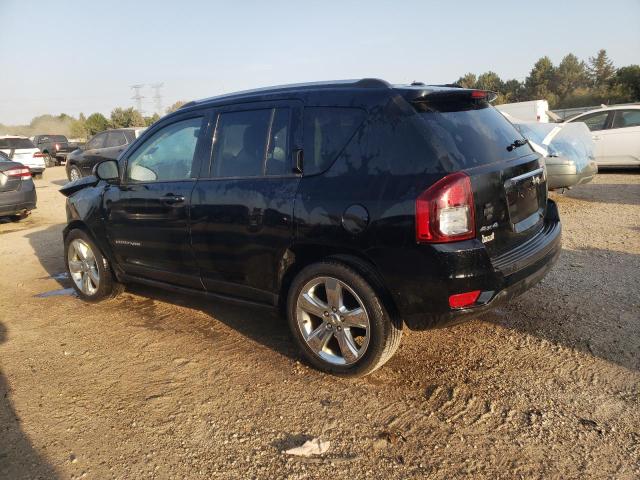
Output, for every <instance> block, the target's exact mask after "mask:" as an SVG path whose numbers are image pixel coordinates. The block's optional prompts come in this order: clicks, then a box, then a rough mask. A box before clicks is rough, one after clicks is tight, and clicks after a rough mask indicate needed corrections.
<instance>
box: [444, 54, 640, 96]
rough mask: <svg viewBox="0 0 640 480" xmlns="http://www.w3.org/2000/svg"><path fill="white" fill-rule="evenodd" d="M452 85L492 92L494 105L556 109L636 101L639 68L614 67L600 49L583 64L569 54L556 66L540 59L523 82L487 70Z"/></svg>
mask: <svg viewBox="0 0 640 480" xmlns="http://www.w3.org/2000/svg"><path fill="white" fill-rule="evenodd" d="M455 83H456V84H457V85H459V86H461V87H465V88H479V89H482V90H492V91H494V92H496V93H497V94H498V97H497V98H496V100H495V102H494V103H496V104H500V103H513V102H524V101H527V100H547V101H548V102H549V107H550V108H552V109H558V108H572V107H589V106H595V105H600V104H602V103H604V104H615V103H629V102H637V101H640V65H628V66H626V67H620V68H616V67H615V66H614V64H613V62H612V61H611V60H610V59H609V57H608V56H607V51H606V50H604V49H603V50H600V51H598V53H597V54H596V55H595V56H593V57H589V59H588V60H587V61H586V62H585V61H582V60H579V59H578V57H576V56H575V55H574V54H572V53H569V54H568V55H566V56H565V57H564V58H563V59H562V60H561V61H560V63H559V64H558V65H557V66H556V65H554V64H553V62H552V61H551V59H550V58H549V57H546V56H545V57H542V58H540V59H539V60H538V61H537V62H536V63H535V64H534V66H533V68H532V69H531V71H530V72H529V75H528V76H527V77H526V78H525V80H524V81H523V82H521V81H519V80H516V79H510V80H502V79H501V78H500V76H499V75H498V74H497V73H495V72H492V71H489V72H485V73H482V74H480V75H475V74H474V73H467V74H466V75H464V76H462V77H460V78H459V79H458V80H457V81H456V82H455Z"/></svg>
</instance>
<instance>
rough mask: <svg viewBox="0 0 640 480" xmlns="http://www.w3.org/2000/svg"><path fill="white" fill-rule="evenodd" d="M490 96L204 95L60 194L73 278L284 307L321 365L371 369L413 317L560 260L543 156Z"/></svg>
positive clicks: (319, 86)
mask: <svg viewBox="0 0 640 480" xmlns="http://www.w3.org/2000/svg"><path fill="white" fill-rule="evenodd" d="M493 96H494V95H493V94H492V93H490V92H486V91H478V90H467V89H461V88H445V87H432V86H425V85H422V84H420V85H411V86H393V85H390V84H388V83H386V82H384V81H382V80H376V79H364V80H359V81H344V82H329V83H316V84H305V85H291V86H284V87H274V88H268V89H261V90H256V91H250V92H242V93H237V94H231V95H225V96H221V97H215V98H212V99H208V100H202V101H197V102H191V103H189V104H187V105H185V106H184V107H182V108H181V109H180V110H178V111H177V112H175V113H172V114H171V115H168V116H167V117H165V118H163V119H161V120H160V121H159V122H157V123H156V124H155V125H154V126H152V127H151V128H150V129H149V130H148V131H147V132H145V134H144V135H143V136H142V137H141V138H139V139H138V140H136V142H134V144H133V145H131V147H130V148H129V149H128V150H127V151H126V152H125V153H124V154H123V155H122V156H121V157H120V159H119V160H118V161H117V162H116V161H109V162H104V163H101V164H99V165H98V166H97V167H96V169H95V174H96V178H86V179H82V180H79V181H77V182H74V183H71V184H68V185H67V186H65V187H64V188H63V189H62V191H63V193H64V194H65V195H67V196H69V198H68V199H67V216H68V225H67V227H66V228H65V230H64V242H65V260H66V264H67V268H68V271H69V274H70V276H71V278H72V280H73V284H74V287H75V288H76V290H77V292H78V295H79V296H80V297H81V298H83V299H85V300H88V301H96V300H100V299H102V298H105V297H107V296H110V295H113V294H114V293H116V292H117V291H119V288H120V287H119V285H120V284H121V282H141V283H146V284H149V285H155V286H159V287H165V288H169V289H173V290H175V291H185V292H187V291H188V292H199V293H202V294H205V295H209V296H211V297H213V298H227V299H233V300H235V301H238V302H244V303H245V304H253V305H263V306H264V305H267V306H274V307H275V306H280V307H281V308H282V309H283V311H285V312H286V315H287V318H288V321H289V326H290V328H291V331H292V333H293V338H294V339H295V341H296V343H297V344H298V345H299V347H300V350H301V351H302V353H303V355H304V356H305V357H306V359H307V360H308V361H309V362H310V363H311V364H313V365H314V366H316V367H317V368H320V369H322V370H325V371H328V372H332V373H335V374H338V375H345V376H355V375H364V374H367V373H369V372H371V371H373V370H375V369H376V368H377V367H379V366H380V365H382V364H383V363H384V362H386V361H387V360H388V359H389V358H390V357H391V356H392V355H393V353H394V351H395V350H396V348H397V347H398V344H399V341H400V337H401V333H402V328H403V326H404V325H406V326H408V327H409V328H411V329H427V328H432V327H436V326H442V325H446V324H450V323H454V322H457V321H460V320H462V319H463V318H468V317H469V316H474V315H477V314H479V313H481V312H483V311H485V310H487V309H488V308H491V307H494V306H495V305H498V304H500V303H501V302H503V301H505V300H507V299H509V298H511V297H513V296H515V295H518V294H520V293H522V292H524V291H525V290H527V289H528V288H530V287H531V286H532V285H533V284H534V283H536V282H537V281H538V280H540V279H541V278H542V277H543V276H544V275H545V273H546V272H547V271H548V270H549V268H550V267H551V266H552V264H553V263H554V261H555V260H556V258H557V256H558V254H559V252H560V236H561V234H560V230H561V228H560V221H559V218H558V211H557V209H556V206H555V204H554V203H553V202H552V201H551V200H549V199H548V198H547V185H546V174H545V167H544V163H543V161H542V159H541V158H540V157H539V155H537V154H536V153H534V151H533V150H532V149H531V148H530V146H529V144H528V143H527V142H526V141H525V140H524V139H523V138H522V136H521V135H520V134H519V133H518V132H517V131H516V130H515V128H514V127H513V126H512V125H511V124H510V123H509V122H508V121H507V120H505V118H504V117H503V116H502V115H501V114H500V113H499V112H498V111H496V110H495V109H494V108H493V107H492V106H490V104H489V103H488V102H489V100H491V99H492V97H493Z"/></svg>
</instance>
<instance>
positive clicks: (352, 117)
mask: <svg viewBox="0 0 640 480" xmlns="http://www.w3.org/2000/svg"><path fill="white" fill-rule="evenodd" d="M365 115H366V112H365V111H364V110H360V109H358V108H345V107H306V108H305V109H304V174H305V175H313V174H315V173H320V172H323V171H324V170H326V169H327V168H329V166H330V165H331V164H332V163H333V161H334V160H335V159H336V157H337V156H338V154H339V153H340V152H341V151H342V149H343V148H344V147H345V145H346V144H347V142H348V141H349V139H351V137H352V136H353V134H354V133H355V132H356V130H357V129H358V127H359V126H360V125H361V124H362V122H363V120H364V117H365Z"/></svg>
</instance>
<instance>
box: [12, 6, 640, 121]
mask: <svg viewBox="0 0 640 480" xmlns="http://www.w3.org/2000/svg"><path fill="white" fill-rule="evenodd" d="M600 48H605V49H606V50H607V52H608V53H609V56H610V58H611V59H612V60H613V61H614V63H615V64H616V65H618V66H622V65H628V64H631V63H640V0H609V1H607V2H602V1H601V0H600V1H592V0H582V1H578V0H575V1H561V0H554V1H547V0H544V1H541V0H538V1H535V2H532V1H524V0H522V1H516V0H512V1H507V0H504V1H491V0H484V1H465V0H452V1H437V2H436V1H433V2H430V1H426V0H423V1H400V0H396V1H375V0H369V1H362V2H355V1H349V0H340V1H331V0H324V1H317V2H315V1H301V0H298V1H276V0H270V1H268V0H264V1H253V2H251V1H242V0H232V1H231V0H230V1H225V2H217V1H193V0H180V1H176V0H173V1H170V2H169V1H162V0H156V1H133V0H131V1H127V2H125V1H117V0H110V1H108V2H89V1H84V2H80V1H65V0H58V1H46V2H45V1H35V0H33V1H32V0H29V1H25V0H0V59H1V62H0V65H1V66H0V123H6V124H15V123H26V122H28V121H30V120H31V118H32V117H33V116H35V115H38V114H42V113H53V114H59V113H61V112H66V113H68V114H72V115H77V114H78V113H79V112H84V113H85V114H90V113H92V112H94V111H99V112H102V113H104V114H108V113H109V112H110V111H111V109H112V108H114V107H116V106H124V107H128V106H132V105H134V102H133V100H132V99H131V96H132V91H131V89H130V88H129V87H130V85H132V84H138V83H143V84H151V83H155V82H164V85H165V86H164V88H163V89H162V94H163V97H164V98H163V103H164V106H165V107H166V106H167V105H169V104H171V103H173V102H174V101H176V100H178V99H184V100H191V99H194V98H202V97H209V96H213V95H217V94H220V93H224V92H229V91H234V90H241V89H246V88H253V87H259V86H267V85H273V84H282V83H292V82H301V81H315V80H328V79H345V78H358V77H381V78H384V79H386V80H388V81H391V82H394V83H399V82H410V81H412V80H420V81H424V82H426V83H447V82H452V81H454V80H456V79H457V78H458V77H459V76H461V75H462V74H464V73H466V72H474V73H481V72H484V71H487V70H494V71H495V72H497V73H498V74H499V75H500V76H501V77H502V78H517V79H520V80H523V79H524V77H525V76H526V75H527V74H528V72H529V70H530V69H531V66H532V65H533V63H534V62H535V61H536V60H537V59H538V58H539V57H541V56H543V55H548V56H549V57H551V59H552V60H553V62H554V63H557V62H559V61H560V60H561V58H562V57H563V56H564V55H565V54H566V53H569V52H573V53H575V54H576V55H577V56H578V57H579V58H581V59H585V60H586V59H587V58H588V57H589V56H592V55H594V54H595V53H596V52H597V50H598V49H600ZM142 93H143V95H145V96H146V97H147V98H146V99H145V100H144V104H143V109H144V110H146V112H147V113H151V112H152V111H153V103H152V99H151V97H152V96H153V91H152V90H151V88H149V87H147V88H145V89H144V90H143V91H142Z"/></svg>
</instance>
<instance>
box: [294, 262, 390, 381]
mask: <svg viewBox="0 0 640 480" xmlns="http://www.w3.org/2000/svg"><path fill="white" fill-rule="evenodd" d="M287 319H288V322H289V327H290V328H291V332H292V334H293V337H294V339H295V341H296V343H297V345H298V347H299V348H300V351H301V352H302V354H303V355H304V357H305V359H306V360H307V361H308V362H309V363H310V364H311V365H313V366H314V367H316V368H317V369H319V370H322V371H324V372H328V373H332V374H335V375H339V376H344V377H360V376H364V375H367V374H369V373H371V372H373V371H374V370H376V369H378V368H380V367H381V366H382V365H383V364H384V363H386V362H387V360H389V359H390V358H391V357H392V356H393V354H394V353H395V351H396V350H397V348H398V346H399V345H400V339H401V337H402V322H401V321H399V320H397V319H395V318H393V317H392V316H391V315H390V314H389V312H388V310H387V308H385V305H384V304H383V302H382V300H381V298H380V295H379V294H378V293H377V292H376V290H375V289H374V287H373V286H372V285H371V284H370V283H369V282H367V280H365V278H364V277H363V276H362V275H360V274H359V273H358V272H356V271H355V270H353V269H352V268H350V267H348V266H346V265H344V264H342V263H339V262H335V261H324V262H320V263H316V264H313V265H310V266H308V267H306V268H304V269H303V270H302V271H301V272H300V273H299V274H298V275H297V276H296V277H295V278H294V280H293V283H292V284H291V288H290V289H289V294H288V298H287Z"/></svg>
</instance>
